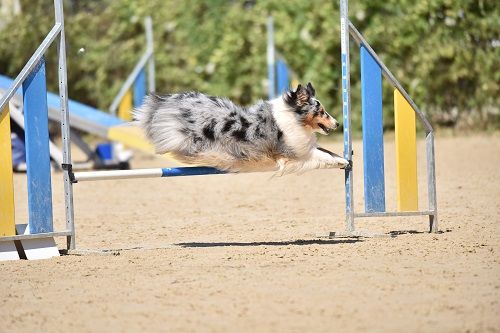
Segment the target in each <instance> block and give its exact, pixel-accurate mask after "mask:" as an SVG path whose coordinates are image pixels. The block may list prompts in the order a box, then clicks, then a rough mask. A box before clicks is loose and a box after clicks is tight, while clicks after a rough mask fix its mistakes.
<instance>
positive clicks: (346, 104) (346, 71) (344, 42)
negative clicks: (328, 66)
mask: <svg viewBox="0 0 500 333" xmlns="http://www.w3.org/2000/svg"><path fill="white" fill-rule="evenodd" d="M347 2H348V0H340V47H341V60H342V110H343V114H344V158H345V159H346V160H348V161H352V138H351V79H350V75H351V74H350V73H351V72H350V63H349V28H348V22H349V17H348V7H347ZM352 178H353V172H352V165H351V167H348V168H346V169H345V201H346V206H345V212H346V230H347V232H353V231H354V228H355V227H354V206H353V204H354V203H353V180H352Z"/></svg>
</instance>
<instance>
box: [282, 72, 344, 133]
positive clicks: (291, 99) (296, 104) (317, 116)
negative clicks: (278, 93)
mask: <svg viewBox="0 0 500 333" xmlns="http://www.w3.org/2000/svg"><path fill="white" fill-rule="evenodd" d="M315 97H316V91H315V90H314V87H313V86H312V84H311V83H310V82H309V83H308V84H307V86H306V87H303V86H302V85H300V84H299V85H298V87H297V89H296V90H295V91H292V90H288V91H285V93H283V100H284V101H285V104H287V106H288V107H289V108H290V110H292V112H294V113H295V115H296V117H297V118H298V119H299V121H300V122H301V123H302V124H303V125H304V126H305V127H307V128H310V129H311V130H312V131H313V132H318V133H321V134H325V135H326V134H328V133H330V132H331V131H333V130H334V129H336V128H337V127H339V123H338V121H337V120H335V119H334V118H333V117H332V116H330V115H329V114H328V113H327V112H326V111H325V108H324V107H323V105H321V103H320V101H318V100H317V99H316V98H315Z"/></svg>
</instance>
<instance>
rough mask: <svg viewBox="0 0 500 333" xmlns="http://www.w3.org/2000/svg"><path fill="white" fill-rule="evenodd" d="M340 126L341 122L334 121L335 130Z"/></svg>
mask: <svg viewBox="0 0 500 333" xmlns="http://www.w3.org/2000/svg"><path fill="white" fill-rule="evenodd" d="M339 125H340V124H339V122H338V121H336V120H334V121H333V126H335V128H337V127H339Z"/></svg>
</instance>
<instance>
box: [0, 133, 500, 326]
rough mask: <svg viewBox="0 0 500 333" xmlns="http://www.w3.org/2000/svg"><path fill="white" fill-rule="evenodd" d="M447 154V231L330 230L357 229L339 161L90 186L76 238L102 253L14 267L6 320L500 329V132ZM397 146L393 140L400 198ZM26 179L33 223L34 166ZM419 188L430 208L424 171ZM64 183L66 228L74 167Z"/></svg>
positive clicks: (373, 226)
mask: <svg viewBox="0 0 500 333" xmlns="http://www.w3.org/2000/svg"><path fill="white" fill-rule="evenodd" d="M326 146H329V147H330V148H332V149H334V150H336V151H340V150H341V149H342V148H341V143H339V142H332V143H329V144H326ZM354 147H355V163H356V167H357V169H356V174H355V176H356V179H355V199H356V207H357V210H358V211H360V210H361V209H362V205H363V203H362V199H363V193H362V174H361V173H360V168H359V166H362V161H361V158H362V151H361V147H360V143H359V142H355V144H354ZM436 151H437V176H438V206H439V213H440V215H439V228H440V230H441V232H440V233H439V234H429V233H427V232H426V231H427V229H428V222H427V218H423V217H417V218H391V219H369V220H368V219H365V220H359V221H357V227H358V228H362V229H367V230H371V231H381V232H390V231H402V232H399V233H397V234H398V235H397V236H396V237H394V238H383V239H381V238H379V239H376V238H375V239H355V238H351V239H336V240H318V239H317V238H315V237H314V235H315V234H316V233H318V232H328V231H335V230H342V229H343V228H344V188H343V172H341V171H338V170H333V171H329V170H321V171H314V172H310V173H307V174H305V175H302V176H294V175H292V176H286V177H283V178H273V179H271V178H270V174H246V175H216V176H203V177H189V178H177V179H151V180H123V181H116V182H95V183H81V184H76V185H75V209H76V213H75V215H76V227H77V248H78V249H80V250H90V253H89V254H85V255H66V256H62V257H59V258H55V259H50V260H41V261H18V262H1V263H0V312H1V316H2V324H1V325H0V331H1V332H67V331H71V332H96V331H110V332H111V331H116V332H119V331H129V332H137V331H151V332H154V331H170V332H298V331H306V332H335V331H343V332H353V331H373V332H402V331H409V332H489V331H497V332H499V331H500V303H499V302H500V264H499V259H500V258H499V250H500V249H499V244H500V242H499V240H500V233H499V223H500V199H499V198H500V173H499V166H500V137H498V136H473V137H467V138H465V137H464V138H438V139H437V148H436ZM424 152H425V150H424V145H423V142H419V153H421V155H420V157H423V156H424ZM393 156H394V145H393V144H392V142H390V140H389V142H388V143H387V145H386V159H387V163H386V173H387V186H386V187H387V205H388V208H389V209H394V207H395V189H394V160H393ZM160 165H165V162H164V161H162V160H161V159H153V158H151V157H147V156H142V155H139V156H138V157H137V158H136V160H135V161H134V166H135V167H147V166H160ZM420 166H421V167H424V164H423V163H421V165H420ZM15 184H16V204H17V208H16V209H17V211H16V212H17V218H18V222H19V223H21V222H23V221H25V219H26V216H27V215H26V194H25V177H24V175H16V176H15ZM420 185H421V186H420V199H421V200H420V203H421V207H422V208H423V209H425V208H426V207H427V201H426V200H427V194H426V187H425V168H424V169H423V172H422V173H421V174H420ZM53 187H54V189H53V192H54V195H53V198H54V206H55V212H54V214H55V225H56V227H57V228H58V229H59V230H60V229H62V228H63V224H64V215H63V214H64V210H63V209H64V205H63V201H62V197H63V196H62V188H63V187H62V181H61V175H60V174H59V173H54V174H53ZM58 243H59V244H60V246H61V247H63V246H64V239H58ZM103 250H110V251H108V252H106V251H103Z"/></svg>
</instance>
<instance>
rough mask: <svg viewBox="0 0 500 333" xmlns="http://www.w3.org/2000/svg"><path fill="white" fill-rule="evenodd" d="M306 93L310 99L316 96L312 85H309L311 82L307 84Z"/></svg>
mask: <svg viewBox="0 0 500 333" xmlns="http://www.w3.org/2000/svg"><path fill="white" fill-rule="evenodd" d="M306 89H307V92H308V93H309V95H310V96H311V97H314V96H316V90H315V89H314V87H313V85H312V84H311V82H309V83H307V88H306Z"/></svg>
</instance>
